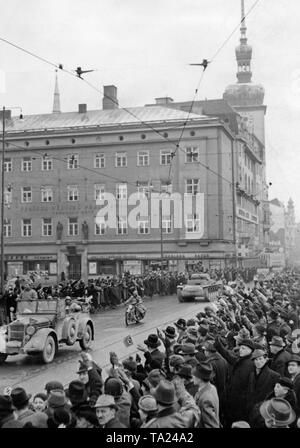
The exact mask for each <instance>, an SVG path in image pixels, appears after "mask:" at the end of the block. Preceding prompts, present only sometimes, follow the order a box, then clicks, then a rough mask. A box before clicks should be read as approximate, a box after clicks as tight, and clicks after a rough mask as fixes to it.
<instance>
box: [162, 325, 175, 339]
mask: <svg viewBox="0 0 300 448" xmlns="http://www.w3.org/2000/svg"><path fill="white" fill-rule="evenodd" d="M163 332H164V333H165V335H166V336H167V337H168V338H170V339H174V338H175V336H176V333H175V328H174V327H171V326H168V327H167V328H166V329H165V330H163Z"/></svg>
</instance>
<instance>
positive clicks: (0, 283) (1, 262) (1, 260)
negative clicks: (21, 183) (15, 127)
mask: <svg viewBox="0 0 300 448" xmlns="http://www.w3.org/2000/svg"><path fill="white" fill-rule="evenodd" d="M11 109H20V110H21V113H20V119H22V118H23V114H22V108H21V107H19V106H15V107H9V108H8V109H5V106H3V108H2V167H1V256H0V270H1V272H0V274H1V275H0V288H1V290H0V292H1V294H2V295H3V294H4V202H5V201H4V175H5V170H4V162H5V118H6V117H5V112H6V110H7V111H10V110H11Z"/></svg>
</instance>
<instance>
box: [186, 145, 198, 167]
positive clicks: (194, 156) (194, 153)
mask: <svg viewBox="0 0 300 448" xmlns="http://www.w3.org/2000/svg"><path fill="white" fill-rule="evenodd" d="M185 160H186V162H187V163H193V162H199V148H193V147H189V148H186V159H185Z"/></svg>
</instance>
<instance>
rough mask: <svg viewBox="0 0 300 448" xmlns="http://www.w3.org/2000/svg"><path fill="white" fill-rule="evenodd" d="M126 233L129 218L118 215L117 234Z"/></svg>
mask: <svg viewBox="0 0 300 448" xmlns="http://www.w3.org/2000/svg"><path fill="white" fill-rule="evenodd" d="M126 233H127V218H120V217H118V228H117V234H118V235H126Z"/></svg>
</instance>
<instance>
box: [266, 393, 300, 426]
mask: <svg viewBox="0 0 300 448" xmlns="http://www.w3.org/2000/svg"><path fill="white" fill-rule="evenodd" d="M259 411H260V414H261V416H262V417H263V418H264V419H265V420H273V424H274V425H276V426H287V425H290V424H291V423H293V421H294V420H295V418H296V414H295V412H294V411H293V409H292V407H291V405H290V403H289V402H288V401H286V400H284V399H283V398H272V400H268V401H264V402H263V403H262V405H261V406H260V408H259Z"/></svg>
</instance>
